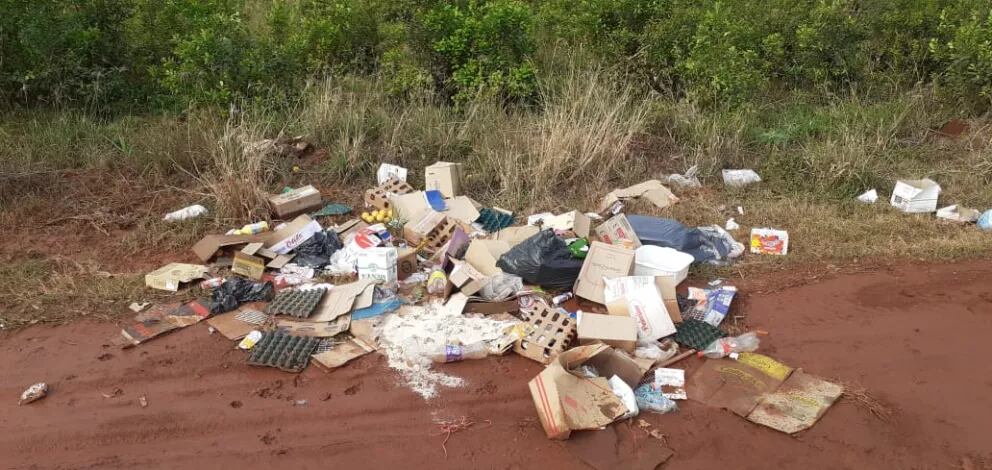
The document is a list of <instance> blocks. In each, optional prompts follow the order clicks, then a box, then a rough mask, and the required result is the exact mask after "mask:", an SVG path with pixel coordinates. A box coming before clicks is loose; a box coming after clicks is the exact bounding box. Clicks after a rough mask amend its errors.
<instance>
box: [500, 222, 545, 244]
mask: <svg viewBox="0 0 992 470" xmlns="http://www.w3.org/2000/svg"><path fill="white" fill-rule="evenodd" d="M540 231H541V229H539V228H537V227H535V226H533V225H524V226H523V227H507V228H504V229H502V230H500V231H499V232H496V239H497V240H499V241H501V242H503V243H506V244H507V246H508V247H509V248H513V247H515V246H517V245H519V244H520V242H522V241H524V240H526V239H528V238H530V237H533V236H534V235H537V232H540Z"/></svg>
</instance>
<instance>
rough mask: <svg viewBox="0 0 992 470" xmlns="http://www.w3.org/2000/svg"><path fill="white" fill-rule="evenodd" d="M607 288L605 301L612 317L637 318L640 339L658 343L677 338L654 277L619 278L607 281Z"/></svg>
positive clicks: (636, 323) (635, 322) (635, 319)
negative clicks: (658, 341)
mask: <svg viewBox="0 0 992 470" xmlns="http://www.w3.org/2000/svg"><path fill="white" fill-rule="evenodd" d="M605 284H606V286H605V290H604V297H605V299H606V308H607V310H609V312H610V315H620V316H629V317H631V318H633V319H634V324H635V325H636V326H637V331H638V337H640V338H643V339H647V340H657V339H661V338H664V337H665V336H669V335H673V334H675V324H674V323H673V320H672V318H671V316H670V315H669V314H668V311H667V308H666V307H665V304H664V303H663V302H662V300H661V295H659V293H658V288H657V286H656V285H655V279H654V278H653V277H650V276H625V277H617V278H613V279H607V280H606V282H605Z"/></svg>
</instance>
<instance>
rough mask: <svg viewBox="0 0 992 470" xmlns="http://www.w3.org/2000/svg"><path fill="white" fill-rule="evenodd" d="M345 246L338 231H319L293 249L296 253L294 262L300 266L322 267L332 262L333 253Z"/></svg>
mask: <svg viewBox="0 0 992 470" xmlns="http://www.w3.org/2000/svg"><path fill="white" fill-rule="evenodd" d="M343 246H344V245H343V244H342V243H341V239H340V238H338V233H337V232H335V231H333V230H329V231H324V232H317V233H315V234H313V236H312V237H310V238H309V239H308V240H307V241H305V242H303V243H302V244H301V245H300V246H298V247H296V249H295V250H293V251H294V252H295V253H296V257H295V258H293V262H294V263H296V264H298V265H300V266H306V267H308V268H314V269H320V268H323V267H324V266H327V265H328V264H330V262H331V261H330V260H331V255H333V254H334V252H336V251H338V250H340V249H341V247H343Z"/></svg>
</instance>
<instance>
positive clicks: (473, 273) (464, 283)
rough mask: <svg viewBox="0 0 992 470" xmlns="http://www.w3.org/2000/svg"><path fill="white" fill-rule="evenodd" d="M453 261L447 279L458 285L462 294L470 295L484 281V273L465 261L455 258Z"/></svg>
mask: <svg viewBox="0 0 992 470" xmlns="http://www.w3.org/2000/svg"><path fill="white" fill-rule="evenodd" d="M454 263H455V267H454V269H452V270H451V273H450V274H448V281H450V282H451V283H452V284H454V285H455V287H458V288H459V289H460V290H461V291H462V294H465V295H472V294H474V293H476V292H479V289H482V284H483V283H484V282H485V281H486V278H487V277H486V275H485V274H483V273H481V272H479V270H478V269H475V267H474V266H472V265H471V264H469V263H467V262H465V261H458V260H455V261H454Z"/></svg>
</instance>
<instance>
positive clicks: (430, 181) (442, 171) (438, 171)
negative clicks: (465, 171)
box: [424, 162, 462, 197]
mask: <svg viewBox="0 0 992 470" xmlns="http://www.w3.org/2000/svg"><path fill="white" fill-rule="evenodd" d="M461 178H462V165H461V163H450V162H437V163H435V164H433V165H431V166H429V167H427V168H425V169H424V187H425V188H426V189H433V190H438V191H441V194H443V195H444V197H455V196H458V195H460V194H461V190H462V188H461Z"/></svg>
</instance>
